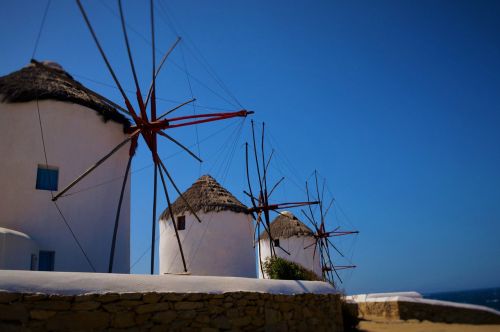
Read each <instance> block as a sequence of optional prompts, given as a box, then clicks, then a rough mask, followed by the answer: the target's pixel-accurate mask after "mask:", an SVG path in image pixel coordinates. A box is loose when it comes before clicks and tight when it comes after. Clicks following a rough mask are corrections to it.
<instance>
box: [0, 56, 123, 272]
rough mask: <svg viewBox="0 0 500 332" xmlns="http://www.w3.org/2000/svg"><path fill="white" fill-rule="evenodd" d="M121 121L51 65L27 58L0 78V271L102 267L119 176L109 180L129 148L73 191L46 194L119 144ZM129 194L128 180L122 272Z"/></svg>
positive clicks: (119, 250)
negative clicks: (57, 197) (63, 195)
mask: <svg viewBox="0 0 500 332" xmlns="http://www.w3.org/2000/svg"><path fill="white" fill-rule="evenodd" d="M129 125H130V124H129V121H128V120H127V119H126V118H125V117H124V116H122V115H120V114H119V113H118V112H117V111H116V110H115V109H114V108H112V107H111V106H109V104H108V103H106V102H104V100H103V97H100V96H99V95H97V94H96V93H95V92H93V91H90V90H89V89H87V88H86V87H84V86H83V85H82V84H80V83H79V82H77V81H75V80H74V79H73V78H72V77H71V76H70V75H69V74H68V73H67V72H65V71H64V70H63V69H62V67H61V66H60V65H58V64H56V63H53V62H37V61H35V60H32V62H31V63H30V64H29V65H28V66H26V67H24V68H22V69H20V70H18V71H16V72H13V73H11V74H9V75H6V76H3V77H0V155H1V156H2V158H1V159H0V168H1V172H0V188H2V191H3V192H4V194H3V195H2V199H0V227H2V228H4V230H3V231H2V234H4V236H0V241H1V242H2V243H0V247H2V249H1V250H2V255H3V256H4V257H6V258H5V259H4V260H0V269H1V268H16V269H33V270H56V271H97V272H105V271H107V268H108V257H107V255H103V252H109V248H110V246H111V235H112V234H113V228H114V223H115V212H116V204H117V195H118V193H119V192H120V189H121V183H120V181H115V182H109V180H110V179H114V178H116V176H117V174H122V173H123V171H122V169H123V165H124V164H126V163H127V160H128V158H129V154H128V151H127V149H122V150H121V151H118V152H117V153H116V154H114V155H113V156H112V157H111V158H109V160H107V162H106V163H105V164H103V165H102V167H99V169H98V170H96V171H95V172H94V176H93V177H89V178H86V179H84V180H83V181H82V182H81V186H80V187H79V188H78V190H79V191H80V192H78V196H76V194H77V193H76V192H75V191H69V192H68V193H67V194H69V195H72V194H75V196H72V199H69V198H68V199H64V198H61V199H60V200H59V201H58V202H53V201H52V198H53V197H54V195H56V194H58V193H59V192H60V191H61V189H62V186H61V184H66V183H68V182H70V181H71V180H72V179H74V178H75V177H76V176H77V175H79V174H81V173H82V172H83V171H85V170H86V169H87V168H88V166H89V164H92V163H94V162H95V161H96V160H98V159H100V158H101V157H102V156H103V155H104V154H106V153H108V152H109V150H111V149H112V148H114V147H115V146H116V145H117V144H118V143H120V142H122V141H123V140H124V139H125V138H126V137H127V136H126V131H127V130H128V128H129ZM106 181H108V182H107V183H106V184H105V185H103V182H106ZM90 188H92V190H83V191H82V189H90ZM129 202H130V185H127V186H126V188H125V191H124V197H123V205H122V211H121V223H120V227H119V229H118V232H117V243H116V258H115V262H116V264H115V269H114V272H122V273H127V272H129V260H130V250H129V248H130V243H129V242H130V241H129V235H130V217H129V215H130V213H129V210H130V203H129ZM5 229H7V230H5ZM9 230H13V231H9ZM15 231H17V232H15ZM22 233H24V234H22ZM16 239H17V240H16ZM3 245H6V247H5V246H3ZM2 262H4V263H5V264H7V262H9V263H8V264H7V265H5V266H4V265H2V264H3V263H2Z"/></svg>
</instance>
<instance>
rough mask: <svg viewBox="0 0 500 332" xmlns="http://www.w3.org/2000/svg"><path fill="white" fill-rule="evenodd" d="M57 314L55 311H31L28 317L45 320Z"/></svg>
mask: <svg viewBox="0 0 500 332" xmlns="http://www.w3.org/2000/svg"><path fill="white" fill-rule="evenodd" d="M56 313H57V311H49V310H31V311H30V317H31V318H32V319H38V320H47V319H49V318H50V317H52V316H54V315H55V314H56Z"/></svg>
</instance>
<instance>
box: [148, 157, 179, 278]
mask: <svg viewBox="0 0 500 332" xmlns="http://www.w3.org/2000/svg"><path fill="white" fill-rule="evenodd" d="M153 181H154V183H153V222H152V228H151V267H150V271H151V274H154V269H155V250H154V243H155V239H156V192H157V184H158V165H157V164H156V163H155V165H154V179H153ZM172 222H175V221H174V220H172Z"/></svg>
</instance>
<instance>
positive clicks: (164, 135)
mask: <svg viewBox="0 0 500 332" xmlns="http://www.w3.org/2000/svg"><path fill="white" fill-rule="evenodd" d="M158 134H159V135H161V136H163V137H165V138H166V139H168V140H169V141H171V142H172V143H175V144H176V145H177V146H179V147H181V148H182V149H183V150H184V151H186V152H187V153H189V155H191V157H193V158H194V159H196V160H198V161H199V162H200V163H202V162H203V160H201V159H200V158H199V157H198V156H197V155H195V154H194V152H192V151H191V150H189V149H188V148H187V147H186V146H185V145H183V144H182V143H181V142H179V141H177V140H176V139H175V138H173V137H172V136H170V135H168V134H166V133H165V132H162V131H158Z"/></svg>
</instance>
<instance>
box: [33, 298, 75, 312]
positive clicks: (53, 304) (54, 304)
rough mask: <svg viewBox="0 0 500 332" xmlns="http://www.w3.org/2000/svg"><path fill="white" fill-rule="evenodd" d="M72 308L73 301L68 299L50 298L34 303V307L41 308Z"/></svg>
mask: <svg viewBox="0 0 500 332" xmlns="http://www.w3.org/2000/svg"><path fill="white" fill-rule="evenodd" d="M70 308H71V302H67V301H52V300H50V299H48V300H45V301H38V302H35V303H33V309H39V310H54V311H65V310H69V309H70Z"/></svg>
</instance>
